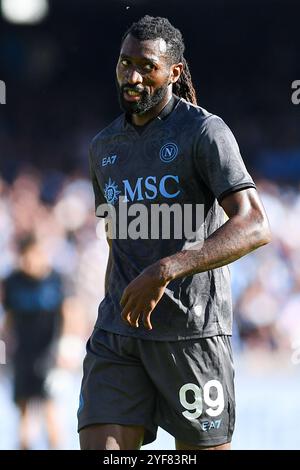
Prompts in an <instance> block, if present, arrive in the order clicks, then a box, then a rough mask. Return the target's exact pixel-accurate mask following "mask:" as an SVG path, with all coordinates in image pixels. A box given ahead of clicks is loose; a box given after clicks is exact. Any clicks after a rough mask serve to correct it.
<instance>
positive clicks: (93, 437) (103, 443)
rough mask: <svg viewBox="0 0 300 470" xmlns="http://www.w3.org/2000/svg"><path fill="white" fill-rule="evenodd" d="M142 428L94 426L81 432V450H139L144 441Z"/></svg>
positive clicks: (114, 425) (116, 425) (108, 425)
mask: <svg viewBox="0 0 300 470" xmlns="http://www.w3.org/2000/svg"><path fill="white" fill-rule="evenodd" d="M144 433H145V429H144V428H143V427H142V426H120V425H118V424H94V425H91V426H87V427H85V428H83V429H82V430H81V431H80V432H79V439H80V448H81V450H139V449H140V447H141V445H142V443H143V440H144Z"/></svg>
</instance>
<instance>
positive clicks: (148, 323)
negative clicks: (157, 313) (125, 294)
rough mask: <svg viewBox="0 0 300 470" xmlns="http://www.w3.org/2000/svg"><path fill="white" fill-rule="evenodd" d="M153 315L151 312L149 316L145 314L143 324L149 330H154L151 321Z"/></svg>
mask: <svg viewBox="0 0 300 470" xmlns="http://www.w3.org/2000/svg"><path fill="white" fill-rule="evenodd" d="M151 313H152V312H149V313H147V314H145V313H144V314H143V323H144V326H145V328H146V329H147V330H152V324H151V321H150V317H151Z"/></svg>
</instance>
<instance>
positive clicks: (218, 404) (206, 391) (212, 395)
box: [179, 380, 225, 420]
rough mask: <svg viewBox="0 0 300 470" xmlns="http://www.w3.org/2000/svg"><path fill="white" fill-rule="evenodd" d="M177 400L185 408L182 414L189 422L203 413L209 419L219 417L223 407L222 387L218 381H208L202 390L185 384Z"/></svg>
mask: <svg viewBox="0 0 300 470" xmlns="http://www.w3.org/2000/svg"><path fill="white" fill-rule="evenodd" d="M191 397H193V400H192V401H191V400H190V399H191ZM179 400H180V403H181V405H182V406H183V407H184V408H185V411H182V414H183V416H184V417H185V418H186V419H189V420H194V419H198V418H199V417H200V416H201V415H202V414H203V413H205V414H207V415H208V416H210V417H216V416H219V415H220V414H221V413H222V411H223V410H224V406H225V401H224V392H223V387H222V384H221V382H219V380H209V381H208V382H206V384H205V385H204V387H203V390H202V389H201V388H200V387H199V386H198V385H196V384H193V383H186V384H185V385H183V386H182V387H181V389H180V390H179ZM204 405H206V407H205V406H204Z"/></svg>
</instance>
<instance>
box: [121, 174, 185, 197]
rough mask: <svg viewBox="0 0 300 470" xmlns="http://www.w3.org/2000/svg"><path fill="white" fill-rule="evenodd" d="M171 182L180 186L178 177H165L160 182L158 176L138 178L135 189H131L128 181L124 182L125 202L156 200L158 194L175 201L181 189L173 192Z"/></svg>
mask: <svg viewBox="0 0 300 470" xmlns="http://www.w3.org/2000/svg"><path fill="white" fill-rule="evenodd" d="M170 181H172V182H173V185H172V186H174V182H176V183H177V184H179V178H178V176H174V175H165V176H163V177H162V178H161V179H160V181H157V180H156V176H147V178H138V179H137V180H136V183H135V186H134V188H132V187H131V185H130V183H129V181H128V180H123V183H124V193H125V198H124V202H129V201H131V202H133V201H143V200H144V199H155V198H156V196H157V195H158V194H161V196H163V197H165V198H167V199H173V198H174V197H176V196H178V194H179V193H180V189H178V190H177V191H175V192H171V191H170V190H171V188H170Z"/></svg>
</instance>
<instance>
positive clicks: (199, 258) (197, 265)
mask: <svg viewBox="0 0 300 470" xmlns="http://www.w3.org/2000/svg"><path fill="white" fill-rule="evenodd" d="M269 241H270V231H269V227H268V223H267V221H266V220H265V219H264V218H262V219H261V220H255V221H252V220H251V221H247V220H245V218H244V217H241V216H238V215H237V216H235V217H232V218H230V219H229V220H228V221H227V222H226V223H225V224H224V225H222V227H220V228H219V229H218V230H216V231H215V232H214V233H213V234H212V235H211V236H210V237H208V238H207V239H206V240H205V241H204V243H201V244H199V245H195V246H194V247H193V249H188V250H183V251H181V252H179V253H176V254H174V255H172V256H169V257H167V258H163V259H162V260H160V261H159V262H158V268H159V271H160V276H161V278H162V279H164V280H165V281H166V282H170V281H171V280H173V279H177V278H180V277H185V276H190V275H193V274H196V273H200V272H203V271H209V270H211V269H215V268H218V267H220V266H224V265H226V264H229V263H232V262H233V261H235V260H237V259H239V258H241V257H242V256H244V255H246V254H247V253H250V252H251V251H253V250H255V249H256V248H258V247H260V246H263V245H265V244H267V243H269Z"/></svg>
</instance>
